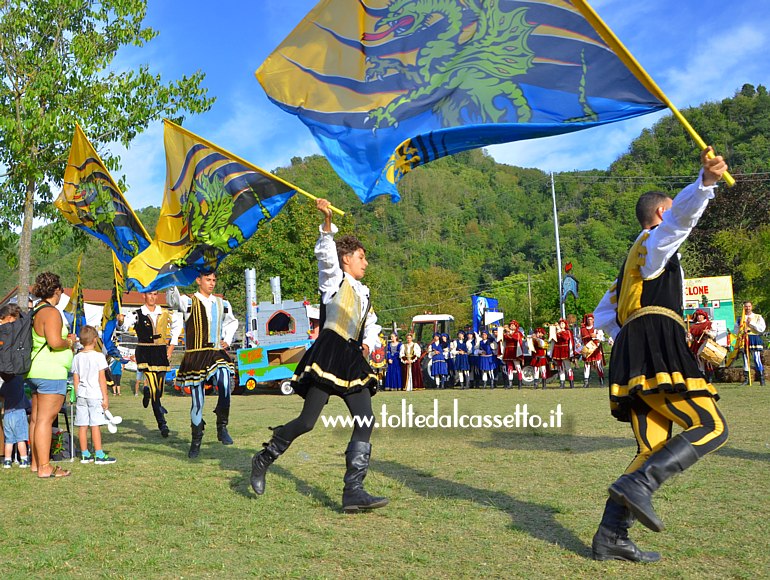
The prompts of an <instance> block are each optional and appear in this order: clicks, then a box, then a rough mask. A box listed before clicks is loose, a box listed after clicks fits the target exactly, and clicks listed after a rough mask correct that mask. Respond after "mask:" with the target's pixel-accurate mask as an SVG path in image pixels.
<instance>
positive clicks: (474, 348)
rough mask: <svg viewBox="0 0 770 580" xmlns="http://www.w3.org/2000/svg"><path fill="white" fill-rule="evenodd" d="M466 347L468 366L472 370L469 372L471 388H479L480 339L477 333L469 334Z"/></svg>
mask: <svg viewBox="0 0 770 580" xmlns="http://www.w3.org/2000/svg"><path fill="white" fill-rule="evenodd" d="M465 345H466V346H467V347H468V365H469V366H470V370H469V371H468V377H469V379H470V382H469V384H468V386H469V387H475V388H478V386H479V384H480V381H481V375H480V373H479V337H478V335H477V334H476V333H475V332H472V331H471V332H468V340H466V341H465Z"/></svg>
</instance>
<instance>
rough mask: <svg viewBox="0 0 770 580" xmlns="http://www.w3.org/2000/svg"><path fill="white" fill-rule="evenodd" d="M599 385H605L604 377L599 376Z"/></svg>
mask: <svg viewBox="0 0 770 580" xmlns="http://www.w3.org/2000/svg"><path fill="white" fill-rule="evenodd" d="M599 386H600V387H603V386H604V377H599Z"/></svg>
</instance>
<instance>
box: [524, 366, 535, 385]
mask: <svg viewBox="0 0 770 580" xmlns="http://www.w3.org/2000/svg"><path fill="white" fill-rule="evenodd" d="M521 375H522V379H523V381H524V382H525V383H528V384H529V383H534V382H535V367H531V366H525V367H523V368H522V369H521Z"/></svg>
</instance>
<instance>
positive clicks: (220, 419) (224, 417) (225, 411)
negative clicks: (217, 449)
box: [214, 407, 233, 445]
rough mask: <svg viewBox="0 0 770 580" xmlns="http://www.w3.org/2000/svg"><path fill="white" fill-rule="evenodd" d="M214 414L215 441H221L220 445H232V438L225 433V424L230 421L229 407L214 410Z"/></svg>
mask: <svg viewBox="0 0 770 580" xmlns="http://www.w3.org/2000/svg"><path fill="white" fill-rule="evenodd" d="M214 414H215V415H216V416H217V441H221V442H222V445H232V444H233V438H232V437H230V433H228V432H227V423H228V422H229V420H230V407H223V408H221V409H220V408H219V407H217V408H216V409H214Z"/></svg>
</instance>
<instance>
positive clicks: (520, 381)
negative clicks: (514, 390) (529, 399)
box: [519, 377, 523, 390]
mask: <svg viewBox="0 0 770 580" xmlns="http://www.w3.org/2000/svg"><path fill="white" fill-rule="evenodd" d="M522 382H523V381H522V380H521V377H519V390H521V383H522Z"/></svg>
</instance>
